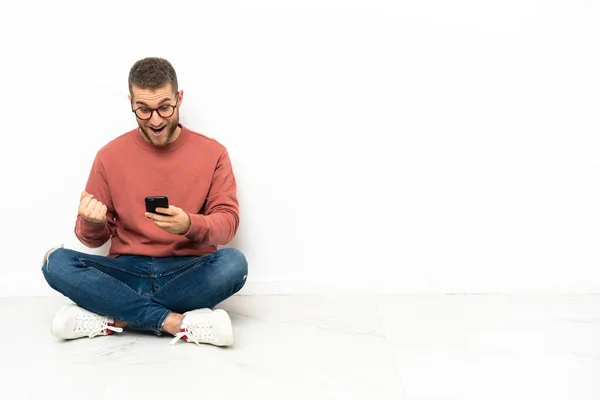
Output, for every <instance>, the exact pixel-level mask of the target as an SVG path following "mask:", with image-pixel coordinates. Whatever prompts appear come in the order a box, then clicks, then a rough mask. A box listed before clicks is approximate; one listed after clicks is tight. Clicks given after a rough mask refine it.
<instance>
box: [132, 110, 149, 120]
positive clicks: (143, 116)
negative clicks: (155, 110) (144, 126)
mask: <svg viewBox="0 0 600 400" xmlns="http://www.w3.org/2000/svg"><path fill="white" fill-rule="evenodd" d="M135 115H137V117H138V118H139V119H148V118H150V116H151V115H152V111H151V110H150V109H148V108H138V109H137V110H135Z"/></svg>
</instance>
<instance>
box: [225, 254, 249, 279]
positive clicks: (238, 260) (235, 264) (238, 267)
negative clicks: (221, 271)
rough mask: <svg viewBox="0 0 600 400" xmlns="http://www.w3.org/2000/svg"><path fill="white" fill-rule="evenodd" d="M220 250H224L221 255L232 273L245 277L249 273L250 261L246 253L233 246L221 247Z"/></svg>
mask: <svg viewBox="0 0 600 400" xmlns="http://www.w3.org/2000/svg"><path fill="white" fill-rule="evenodd" d="M220 252H222V254H221V257H223V261H224V264H225V265H226V268H227V269H228V270H229V271H230V272H231V274H232V275H235V276H238V275H239V277H243V278H244V279H245V278H246V275H248V261H247V260H246V256H244V253H242V252H241V251H239V250H238V249H234V248H231V247H228V248H225V249H221V250H220Z"/></svg>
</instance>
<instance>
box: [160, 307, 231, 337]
mask: <svg viewBox="0 0 600 400" xmlns="http://www.w3.org/2000/svg"><path fill="white" fill-rule="evenodd" d="M181 338H183V339H184V340H187V341H188V342H194V343H196V344H197V345H200V343H208V344H214V345H215V346H231V345H232V344H233V329H232V327H231V319H229V315H228V314H227V312H226V311H225V310H214V311H212V310H211V309H209V308H202V309H199V310H192V311H188V312H186V313H184V314H183V321H181V332H179V333H178V334H176V335H175V337H174V338H173V340H171V343H170V344H175V342H177V341H178V340H179V339H181Z"/></svg>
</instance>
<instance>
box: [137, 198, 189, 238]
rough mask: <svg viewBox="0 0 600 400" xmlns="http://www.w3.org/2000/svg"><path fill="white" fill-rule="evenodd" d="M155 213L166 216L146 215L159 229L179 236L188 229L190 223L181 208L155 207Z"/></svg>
mask: <svg viewBox="0 0 600 400" xmlns="http://www.w3.org/2000/svg"><path fill="white" fill-rule="evenodd" d="M156 212H159V213H163V214H168V215H158V214H154V213H149V212H147V213H146V217H148V218H150V219H151V220H152V221H153V222H154V224H155V225H156V226H158V227H159V228H162V229H164V230H165V231H167V232H169V233H173V234H175V235H181V234H183V233H186V232H187V231H188V230H189V229H190V225H191V223H192V221H191V220H190V216H189V215H188V214H187V213H186V212H185V211H183V210H182V209H181V208H179V207H175V206H174V205H169V208H161V207H157V208H156Z"/></svg>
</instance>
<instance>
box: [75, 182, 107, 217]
mask: <svg viewBox="0 0 600 400" xmlns="http://www.w3.org/2000/svg"><path fill="white" fill-rule="evenodd" d="M79 215H81V218H83V219H84V220H86V221H88V222H93V223H95V224H102V223H104V222H106V206H105V205H104V204H102V203H101V202H100V201H98V200H96V199H94V195H93V194H89V193H88V192H86V191H85V190H84V191H83V192H82V193H81V199H80V201H79Z"/></svg>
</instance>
